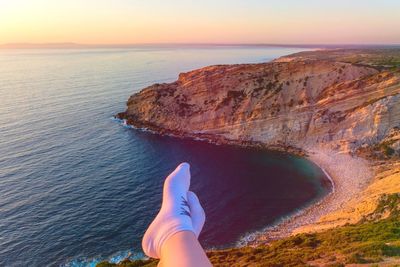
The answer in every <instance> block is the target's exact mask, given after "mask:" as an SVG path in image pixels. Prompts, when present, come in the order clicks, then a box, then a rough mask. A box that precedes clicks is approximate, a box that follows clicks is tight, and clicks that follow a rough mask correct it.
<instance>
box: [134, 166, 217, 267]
mask: <svg viewBox="0 0 400 267" xmlns="http://www.w3.org/2000/svg"><path fill="white" fill-rule="evenodd" d="M189 186H190V170H189V164H187V163H182V164H180V165H179V166H178V167H177V168H176V169H175V170H174V171H173V172H172V173H171V174H170V175H169V176H168V177H167V178H166V179H165V182H164V188H163V203H162V205H161V209H160V212H159V213H158V215H157V216H156V218H155V219H154V221H153V222H152V223H151V224H150V226H149V228H148V229H147V231H146V233H145V235H144V237H143V240H142V247H143V251H144V252H145V254H146V255H147V256H149V257H152V258H161V262H160V263H161V264H162V266H164V267H168V266H200V267H201V266H211V263H210V262H209V260H208V259H207V256H206V254H205V252H204V250H203V249H202V247H201V245H200V243H199V242H198V240H197V237H198V236H199V234H200V232H201V229H202V228H203V224H204V221H205V214H204V210H203V208H202V207H201V205H200V202H199V200H198V198H197V196H196V195H195V194H194V193H193V192H190V191H188V190H189Z"/></svg>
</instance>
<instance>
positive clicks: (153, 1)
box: [0, 0, 400, 44]
mask: <svg viewBox="0 0 400 267" xmlns="http://www.w3.org/2000/svg"><path fill="white" fill-rule="evenodd" d="M53 42H57V43H58V42H74V43H80V44H140V43H240V44H244V43H253V44H254V43H265V44H266V43H268V44H400V0H374V1H372V0H364V1H359V0H334V1H331V0H305V1H300V0H298V1H295V0H279V1H269V0H264V1H262V0H198V1H193V0H0V44H4V43H53Z"/></svg>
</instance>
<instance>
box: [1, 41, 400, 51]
mask: <svg viewBox="0 0 400 267" xmlns="http://www.w3.org/2000/svg"><path fill="white" fill-rule="evenodd" d="M179 45H180V46H260V47H262V46H265V47H267V46H268V47H299V48H362V47H364V48H365V47H388V48H389V47H400V43H398V44H396V43H393V44H389V43H388V44H376V43H369V44H363V43H343V44H329V43H328V44H326V43H310V44H305V43H302V44H295V43H289V44H285V43H219V42H218V43H217V42H215V43H214V42H204V43H199V42H193V43H192V42H176V43H174V42H158V43H115V44H101V43H99V44H85V43H75V42H43V43H31V42H15V43H3V44H0V49H35V48H36V49H45V48H54V49H57V48H58V49H74V48H75V49H79V48H130V47H132V48H133V47H137V46H179Z"/></svg>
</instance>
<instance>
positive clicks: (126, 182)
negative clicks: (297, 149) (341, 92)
mask: <svg viewBox="0 0 400 267" xmlns="http://www.w3.org/2000/svg"><path fill="white" fill-rule="evenodd" d="M301 50H304V49H301V48H287V47H286V48H285V47H262V46H258V47H249V46H158V47H157V46H137V47H132V48H124V49H117V48H115V49H111V48H110V49H87V50H83V49H65V50H62V49H54V50H51V49H47V50H44V49H43V50H41V49H37V50H0V101H1V102H0V103H1V104H0V266H28V265H29V266H95V264H96V262H98V261H100V260H111V261H114V262H115V261H118V260H120V259H123V258H124V257H126V256H127V255H128V253H130V255H131V257H137V258H140V257H142V256H143V254H142V252H141V247H140V242H141V237H142V235H143V233H144V231H145V230H146V227H147V226H148V225H149V223H150V222H151V220H152V218H153V217H154V216H155V215H156V213H157V211H158V208H159V207H160V204H161V203H160V201H161V189H162V183H163V180H164V178H165V177H166V176H167V175H168V173H169V172H171V171H172V170H173V169H174V167H175V166H176V165H177V164H179V163H180V162H183V161H186V162H189V163H190V164H191V170H192V186H191V190H192V191H194V192H196V193H197V195H198V196H199V198H200V201H201V202H202V204H203V206H204V209H205V211H206V215H207V221H206V224H205V227H204V230H203V232H202V234H201V236H200V241H201V243H202V244H203V246H204V247H206V248H212V247H230V246H235V245H236V244H237V243H238V242H239V241H240V240H242V239H243V238H245V237H246V236H247V235H248V234H251V233H252V232H254V231H257V230H260V229H263V228H264V227H266V226H268V225H271V224H273V223H275V222H277V221H279V219H281V218H282V217H284V216H287V215H288V214H290V213H292V212H295V211H296V210H298V209H301V208H303V207H305V206H307V205H310V203H312V202H315V201H317V200H318V199H320V198H321V197H323V196H324V195H326V194H327V193H328V192H329V190H330V187H329V182H327V180H326V178H325V176H324V174H323V172H322V171H321V170H320V169H319V168H318V167H317V166H315V165H314V164H313V163H311V162H309V161H308V160H306V159H304V158H300V157H296V156H292V155H288V154H282V153H277V152H270V151H260V150H255V149H243V148H238V147H232V146H217V145H213V144H209V143H206V142H202V141H194V140H186V139H177V138H173V137H167V136H159V135H156V134H152V133H149V132H143V131H139V130H135V129H131V128H128V127H124V126H123V125H122V124H121V123H120V122H119V121H117V120H114V119H113V115H115V114H116V113H118V112H121V111H123V110H124V109H125V103H126V101H127V99H128V97H129V96H130V95H131V94H133V93H135V92H138V91H139V90H140V89H142V88H144V87H146V86H148V85H151V84H153V83H163V82H171V81H174V80H176V79H177V76H178V74H179V73H180V72H184V71H189V70H192V69H195V68H199V67H203V66H207V65H211V64H232V63H257V62H266V61H269V60H272V59H274V58H277V57H279V56H282V55H285V54H290V53H294V52H298V51H301Z"/></svg>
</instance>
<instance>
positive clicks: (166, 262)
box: [158, 231, 212, 267]
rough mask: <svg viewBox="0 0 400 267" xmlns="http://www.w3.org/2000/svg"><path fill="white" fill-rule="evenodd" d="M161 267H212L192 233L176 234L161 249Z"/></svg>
mask: <svg viewBox="0 0 400 267" xmlns="http://www.w3.org/2000/svg"><path fill="white" fill-rule="evenodd" d="M158 266H159V267H161V266H162V267H192V266H196V267H210V266H212V265H211V262H210V260H209V259H208V258H207V255H206V253H205V252H204V250H203V248H202V247H201V245H200V243H199V241H198V240H197V238H196V236H195V235H194V233H193V232H191V231H182V232H178V233H175V234H174V235H172V236H171V237H170V238H168V239H167V240H166V241H165V242H164V244H163V246H162V248H161V260H160V263H159V264H158Z"/></svg>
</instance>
